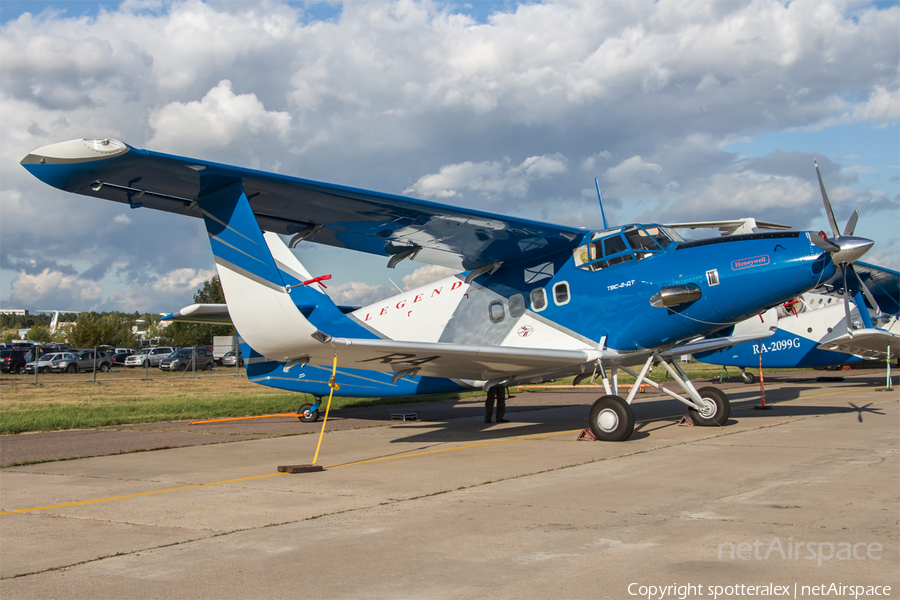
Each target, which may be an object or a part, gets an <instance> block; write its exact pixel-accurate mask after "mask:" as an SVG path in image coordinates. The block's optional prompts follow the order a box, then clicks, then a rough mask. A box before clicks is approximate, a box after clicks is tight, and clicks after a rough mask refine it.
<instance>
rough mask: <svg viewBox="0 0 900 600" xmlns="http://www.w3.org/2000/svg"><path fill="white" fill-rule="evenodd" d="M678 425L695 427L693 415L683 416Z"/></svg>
mask: <svg viewBox="0 0 900 600" xmlns="http://www.w3.org/2000/svg"><path fill="white" fill-rule="evenodd" d="M678 426H679V427H693V426H694V420H693V419H692V418H691V415H684V416H683V417H681V420H680V421H678Z"/></svg>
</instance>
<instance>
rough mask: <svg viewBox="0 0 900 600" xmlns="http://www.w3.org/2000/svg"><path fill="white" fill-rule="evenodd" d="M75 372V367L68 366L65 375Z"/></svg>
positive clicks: (76, 368) (76, 367)
mask: <svg viewBox="0 0 900 600" xmlns="http://www.w3.org/2000/svg"><path fill="white" fill-rule="evenodd" d="M77 370H78V366H77V365H69V366H68V367H66V373H74V372H76V371H77Z"/></svg>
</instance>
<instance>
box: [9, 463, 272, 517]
mask: <svg viewBox="0 0 900 600" xmlns="http://www.w3.org/2000/svg"><path fill="white" fill-rule="evenodd" d="M286 474H287V473H269V474H267V475H254V476H253V477H241V478H240V479H229V480H227V481H216V482H214V483H198V484H196V485H186V486H183V487H177V488H169V489H166V490H155V491H153V492H139V493H137V494H126V495H124V496H112V497H110V498H97V499H95V500H82V501H80V502H67V503H65V504H53V505H51V506H38V507H36V508H20V509H18V510H6V511H3V512H0V515H11V514H13V513H24V512H31V511H33V510H46V509H48V508H65V507H66V506H81V505H83V504H96V503H98V502H109V501H110V500H125V499H126V498H139V497H141V496H152V495H154V494H165V493H168V492H179V491H181V490H194V489H197V488H202V487H210V486H213V485H222V484H224V483H238V482H240V481H252V480H254V479H265V478H266V477H275V476H276V475H286Z"/></svg>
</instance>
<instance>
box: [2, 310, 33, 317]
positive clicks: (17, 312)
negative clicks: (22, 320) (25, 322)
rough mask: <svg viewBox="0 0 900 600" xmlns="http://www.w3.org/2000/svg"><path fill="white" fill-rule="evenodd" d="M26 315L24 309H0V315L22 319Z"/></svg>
mask: <svg viewBox="0 0 900 600" xmlns="http://www.w3.org/2000/svg"><path fill="white" fill-rule="evenodd" d="M27 313H28V311H27V310H25V309H24V308H0V315H15V316H17V317H24V316H25V315H26V314H27Z"/></svg>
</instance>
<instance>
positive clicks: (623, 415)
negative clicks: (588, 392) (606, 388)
mask: <svg viewBox="0 0 900 600" xmlns="http://www.w3.org/2000/svg"><path fill="white" fill-rule="evenodd" d="M589 418H590V424H591V432H592V433H593V434H594V437H595V438H597V439H598V440H603V441H604V442H622V441H625V440H627V439H628V438H629V437H631V433H632V432H633V431H634V411H633V410H631V406H630V405H629V404H628V403H627V402H625V400H623V399H622V398H620V397H619V396H603V397H602V398H600V399H598V400H597V401H596V402H594V405H593V406H592V407H591V413H590V417H589Z"/></svg>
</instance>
